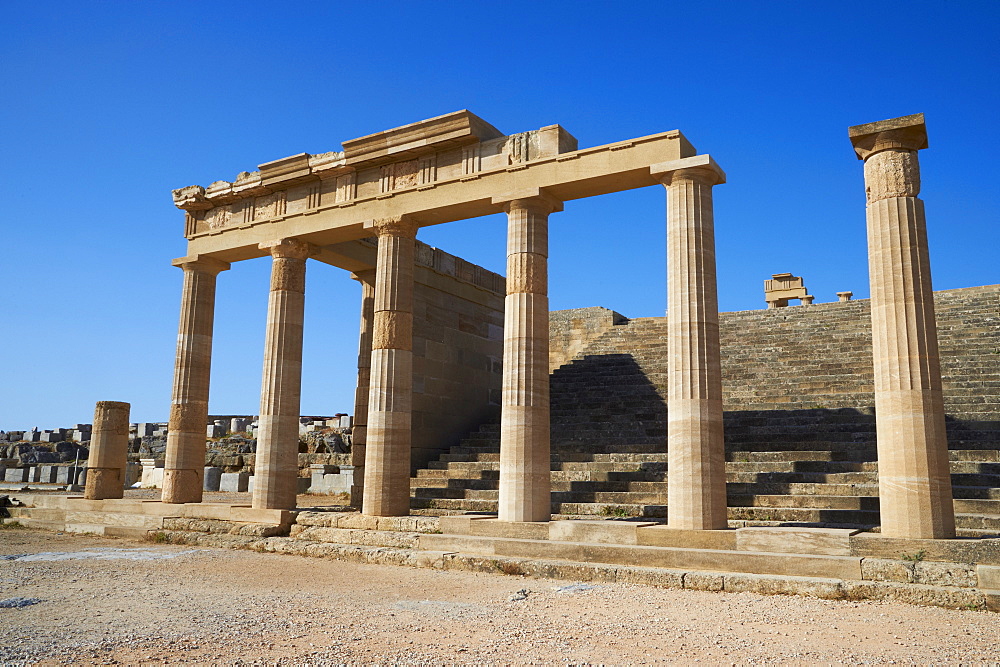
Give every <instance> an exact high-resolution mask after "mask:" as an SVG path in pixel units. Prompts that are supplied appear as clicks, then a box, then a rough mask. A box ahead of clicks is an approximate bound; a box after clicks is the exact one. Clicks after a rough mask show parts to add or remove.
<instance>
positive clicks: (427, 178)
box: [419, 154, 437, 185]
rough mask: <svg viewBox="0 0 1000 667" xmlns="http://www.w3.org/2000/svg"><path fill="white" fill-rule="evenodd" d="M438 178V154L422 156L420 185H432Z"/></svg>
mask: <svg viewBox="0 0 1000 667" xmlns="http://www.w3.org/2000/svg"><path fill="white" fill-rule="evenodd" d="M436 180H437V154H435V155H428V156H427V157H422V158H420V181H419V184H420V185H430V184H431V183H433V182H434V181H436Z"/></svg>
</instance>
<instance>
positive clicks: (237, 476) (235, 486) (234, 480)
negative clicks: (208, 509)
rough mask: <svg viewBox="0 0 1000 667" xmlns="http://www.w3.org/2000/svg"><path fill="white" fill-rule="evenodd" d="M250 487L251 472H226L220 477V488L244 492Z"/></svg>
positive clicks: (221, 489)
mask: <svg viewBox="0 0 1000 667" xmlns="http://www.w3.org/2000/svg"><path fill="white" fill-rule="evenodd" d="M249 489H250V474H249V473H245V472H224V473H222V474H221V475H220V477H219V490H220V491H229V492H237V493H242V492H245V491H248V490H249Z"/></svg>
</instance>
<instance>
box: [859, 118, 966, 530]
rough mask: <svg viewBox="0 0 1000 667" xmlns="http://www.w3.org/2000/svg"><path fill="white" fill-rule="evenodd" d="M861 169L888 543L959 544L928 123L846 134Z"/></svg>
mask: <svg viewBox="0 0 1000 667" xmlns="http://www.w3.org/2000/svg"><path fill="white" fill-rule="evenodd" d="M848 132H849V136H850V138H851V143H852V144H853V145H854V150H855V152H856V153H857V155H858V159H863V160H864V161H865V190H866V192H867V195H868V208H867V218H868V270H869V279H870V281H871V308H872V349H873V351H874V363H875V415H876V437H877V440H878V473H879V505H880V509H881V515H882V534H883V535H886V536H890V537H906V538H943V537H954V536H955V511H954V505H953V502H952V495H951V475H950V471H949V465H948V439H947V435H946V433H945V420H944V402H943V399H942V394H941V367H940V361H939V358H938V343H937V326H936V324H935V320H934V294H933V292H932V290H931V271H930V258H929V256H928V251H927V222H926V220H925V218H924V203H923V201H921V200H920V199H919V198H918V197H917V195H918V194H919V193H920V168H919V165H918V163H917V151H918V150H919V149H922V148H927V129H926V126H925V125H924V116H923V114H916V115H914V116H904V117H902V118H894V119H891V120H885V121H879V122H876V123H869V124H867V125H857V126H854V127H852V128H850V129H849V131H848Z"/></svg>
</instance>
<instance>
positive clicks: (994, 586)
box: [976, 565, 1000, 590]
mask: <svg viewBox="0 0 1000 667" xmlns="http://www.w3.org/2000/svg"><path fill="white" fill-rule="evenodd" d="M976 575H977V576H978V578H979V583H977V584H976V587H977V588H986V589H990V590H1000V567H997V566H996V565H977V566H976Z"/></svg>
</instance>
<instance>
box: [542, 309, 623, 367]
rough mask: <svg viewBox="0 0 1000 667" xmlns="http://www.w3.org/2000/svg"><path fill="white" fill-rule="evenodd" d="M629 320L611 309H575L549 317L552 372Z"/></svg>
mask: <svg viewBox="0 0 1000 667" xmlns="http://www.w3.org/2000/svg"><path fill="white" fill-rule="evenodd" d="M626 322H628V318H627V317H625V316H624V315H621V314H619V313H616V312H615V311H613V310H608V309H607V308H601V307H593V308H573V309H570V310H555V311H552V312H551V313H550V314H549V372H550V373H551V372H552V371H554V370H555V369H557V368H559V367H560V366H562V365H563V364H565V363H568V362H569V361H570V360H571V359H572V358H573V357H575V356H576V355H578V354H579V353H580V352H582V351H583V349H584V348H585V347H587V345H588V344H589V343H590V342H591V341H592V340H594V339H595V338H597V337H598V336H600V335H601V334H603V333H605V332H606V331H608V330H610V329H611V327H613V326H616V325H620V324H625V323H626Z"/></svg>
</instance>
